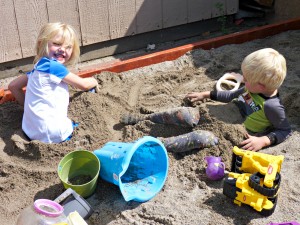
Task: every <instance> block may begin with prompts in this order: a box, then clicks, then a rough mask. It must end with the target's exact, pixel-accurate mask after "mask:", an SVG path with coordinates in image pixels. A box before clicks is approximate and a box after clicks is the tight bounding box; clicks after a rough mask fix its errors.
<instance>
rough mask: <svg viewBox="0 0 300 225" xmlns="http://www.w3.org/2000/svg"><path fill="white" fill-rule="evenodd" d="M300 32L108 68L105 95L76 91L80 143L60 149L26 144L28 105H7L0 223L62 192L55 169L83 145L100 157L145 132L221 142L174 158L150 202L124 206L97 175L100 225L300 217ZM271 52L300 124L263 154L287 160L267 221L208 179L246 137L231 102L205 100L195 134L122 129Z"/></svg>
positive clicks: (1, 129)
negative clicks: (209, 135)
mask: <svg viewBox="0 0 300 225" xmlns="http://www.w3.org/2000/svg"><path fill="white" fill-rule="evenodd" d="M299 40H300V31H288V32H284V33H281V34H278V35H276V36H272V37H268V38H265V39H262V40H255V41H252V42H248V43H244V44H239V45H226V46H223V47H220V48H216V49H212V50H209V51H204V50H201V49H198V50H194V51H191V52H188V53H187V54H185V55H184V56H182V57H180V58H179V59H177V60H175V61H172V62H164V63H160V64H156V65H152V66H149V67H144V68H140V69H136V70H133V71H129V72H124V73H120V74H114V73H110V72H103V73H101V74H99V75H97V76H95V77H96V78H97V79H98V81H99V84H100V88H101V91H100V92H99V93H89V92H79V91H75V90H71V101H70V107H69V117H70V118H71V119H73V120H74V121H77V122H79V127H78V128H77V129H76V131H75V133H74V137H73V138H72V139H71V140H70V141H68V142H64V143H61V144H44V143H41V142H39V141H31V142H24V140H23V139H22V138H21V137H20V131H21V120H22V107H20V106H18V105H17V104H16V103H14V102H9V103H5V104H3V105H0V121H1V126H0V203H1V204H0V221H1V224H14V222H15V221H16V218H17V216H18V214H19V213H20V212H21V211H22V210H23V209H24V208H25V207H27V206H28V205H31V204H32V203H33V201H34V200H36V199H39V198H47V199H55V198H56V197H57V196H58V195H60V194H61V193H62V192H63V191H64V188H63V185H62V184H61V182H60V180H59V177H58V174H57V165H58V163H59V161H60V160H61V159H62V158H63V156H64V155H66V154H67V153H69V152H71V151H73V150H76V149H87V150H89V151H93V150H96V149H100V148H101V147H103V145H104V144H105V143H107V142H109V141H117V142H131V141H135V140H137V139H139V138H141V137H143V136H146V135H150V136H153V137H171V136H177V135H180V134H185V133H188V132H191V131H192V130H199V129H201V130H208V131H211V132H213V133H214V134H215V135H216V136H217V137H218V138H219V144H218V145H216V146H213V147H210V148H204V149H195V150H191V151H188V152H183V153H172V152H169V153H168V157H169V171H168V177H167V180H166V182H165V185H164V187H163V189H162V190H161V191H160V192H159V193H158V194H157V195H156V196H155V197H154V198H152V199H151V200H149V201H147V202H145V203H138V202H134V201H131V202H126V201H125V200H124V198H123V196H122V194H121V192H120V190H119V187H118V186H116V185H114V184H111V183H108V182H106V181H103V180H102V179H99V181H98V184H97V189H96V192H95V194H94V195H93V196H91V197H90V198H88V199H87V201H88V202H89V203H90V204H91V206H92V207H93V208H94V210H95V212H94V213H93V215H92V216H91V217H90V219H89V220H88V223H89V224H91V225H93V224H99V225H100V224H110V225H121V224H170V225H171V224H172V225H181V224H195V225H196V224H197V225H198V224H220V225H221V224H237V225H242V224H251V225H262V224H268V223H270V222H283V221H295V220H298V221H300V199H299V194H300V184H299V181H300V179H299V175H298V173H299V169H300V161H299V159H300V153H299V149H300V144H299V138H300V133H299V132H300V117H299V107H300V95H299V92H300V86H299V81H300V76H299V73H300V64H299V55H300V42H299ZM265 47H272V48H274V49H276V50H278V51H279V52H281V53H282V54H283V55H284V56H285V57H286V60H287V66H288V73H287V78H286V80H285V82H284V83H283V85H282V87H281V89H280V96H281V99H282V103H283V104H284V105H285V107H286V113H287V116H288V119H289V121H290V123H291V125H292V128H293V133H292V135H291V136H290V137H289V138H288V139H287V140H286V141H285V142H283V143H281V144H279V145H277V146H273V147H269V148H266V149H263V150H261V152H263V153H267V154H272V155H283V156H284V157H285V158H284V162H283V164H282V169H281V172H280V173H281V176H282V182H281V186H280V187H281V188H280V191H279V196H278V203H277V207H276V208H275V212H274V213H273V214H272V215H271V216H269V217H264V216H262V215H261V214H260V213H258V212H257V211H255V210H254V209H253V208H250V207H247V206H246V205H242V206H238V205H236V204H234V203H233V201H232V199H230V198H228V197H227V196H225V195H224V194H223V193H222V191H223V182H224V180H219V181H211V180H209V179H208V178H207V177H206V175H205V168H206V163H205V160H204V157H205V156H210V155H212V156H220V157H221V158H222V160H223V162H224V163H225V165H226V169H227V170H230V165H231V158H232V148H233V146H235V145H237V144H238V143H239V142H240V140H241V139H242V138H243V134H244V132H245V131H244V128H243V126H242V125H241V124H240V122H241V121H240V116H239V114H238V112H237V111H236V109H235V106H233V105H232V104H231V103H229V104H222V103H217V102H214V101H205V102H202V103H197V104H196V105H194V106H193V107H197V108H199V110H200V113H201V116H202V117H201V118H202V120H201V122H200V123H199V124H198V125H197V126H196V127H195V128H183V127H178V126H175V125H162V124H155V123H153V122H151V121H148V120H146V121H141V122H139V123H137V124H135V125H124V124H120V123H119V119H120V116H121V115H122V114H123V113H126V112H132V113H149V112H159V111H163V110H165V109H170V108H174V107H179V106H184V103H183V101H182V95H185V94H186V93H188V92H191V91H204V90H211V89H212V88H214V87H215V84H216V81H217V80H218V79H219V78H220V77H221V76H222V75H223V74H224V73H226V72H229V71H233V72H240V64H241V61H242V60H243V58H244V57H245V56H246V55H248V54H249V53H251V52H253V51H255V50H257V49H260V48H265Z"/></svg>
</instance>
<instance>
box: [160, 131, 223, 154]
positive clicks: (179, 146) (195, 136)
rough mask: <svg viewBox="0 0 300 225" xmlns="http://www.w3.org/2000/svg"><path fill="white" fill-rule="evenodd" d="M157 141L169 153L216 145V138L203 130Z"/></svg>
mask: <svg viewBox="0 0 300 225" xmlns="http://www.w3.org/2000/svg"><path fill="white" fill-rule="evenodd" d="M159 139H160V141H161V142H162V143H163V144H164V146H165V147H166V149H167V150H168V151H170V152H186V151H189V150H192V149H202V148H207V147H212V146H214V145H216V144H218V138H217V137H216V136H215V135H214V134H213V133H211V132H209V131H205V130H195V131H193V132H190V133H187V134H183V135H179V136H175V137H169V138H159Z"/></svg>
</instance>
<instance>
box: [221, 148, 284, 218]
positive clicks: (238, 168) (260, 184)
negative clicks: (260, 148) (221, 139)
mask: <svg viewBox="0 0 300 225" xmlns="http://www.w3.org/2000/svg"><path fill="white" fill-rule="evenodd" d="M283 159H284V156H282V155H279V156H274V155H269V154H265V153H260V152H253V151H247V150H243V149H240V148H238V147H236V146H235V147H234V148H233V157H232V165H231V171H232V172H230V173H229V175H228V177H227V178H225V181H224V186H223V194H225V195H226V196H228V197H230V198H232V199H234V203H236V204H238V205H241V204H242V203H244V204H247V205H250V206H251V207H253V208H254V209H255V210H257V211H259V212H261V213H262V214H263V215H270V214H272V213H273V212H274V210H275V207H276V202H277V196H278V190H279V187H280V181H281V175H280V170H281V165H282V162H283Z"/></svg>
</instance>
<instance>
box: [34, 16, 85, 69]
mask: <svg viewBox="0 0 300 225" xmlns="http://www.w3.org/2000/svg"><path fill="white" fill-rule="evenodd" d="M59 32H62V40H61V43H64V42H67V43H68V44H70V45H72V46H73V52H72V55H71V57H70V59H69V61H68V62H67V63H66V65H72V64H76V63H77V62H78V61H79V56H80V47H79V41H78V38H77V35H76V31H75V29H74V28H73V27H72V26H70V25H68V24H64V23H60V22H57V23H47V24H46V25H44V26H43V27H42V28H41V30H40V33H39V35H38V38H37V42H36V46H35V50H36V56H35V58H34V63H36V62H37V61H39V60H40V59H41V58H42V57H48V55H49V51H48V41H51V40H52V39H53V38H54V37H55V36H56V35H57V34H58V33H59Z"/></svg>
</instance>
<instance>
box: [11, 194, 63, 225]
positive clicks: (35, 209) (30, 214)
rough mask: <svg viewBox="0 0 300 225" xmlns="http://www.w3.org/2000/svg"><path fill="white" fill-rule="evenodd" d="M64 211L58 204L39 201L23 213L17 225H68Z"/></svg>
mask: <svg viewBox="0 0 300 225" xmlns="http://www.w3.org/2000/svg"><path fill="white" fill-rule="evenodd" d="M63 210H64V209H63V207H62V206H61V205H60V204H58V203H57V202H54V201H51V200H48V199H38V200H36V201H35V202H34V203H33V205H31V206H28V207H27V208H25V209H24V210H23V211H22V212H21V214H20V215H19V217H18V220H17V223H16V225H50V224H60V225H68V219H67V217H66V216H65V214H64V213H63Z"/></svg>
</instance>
